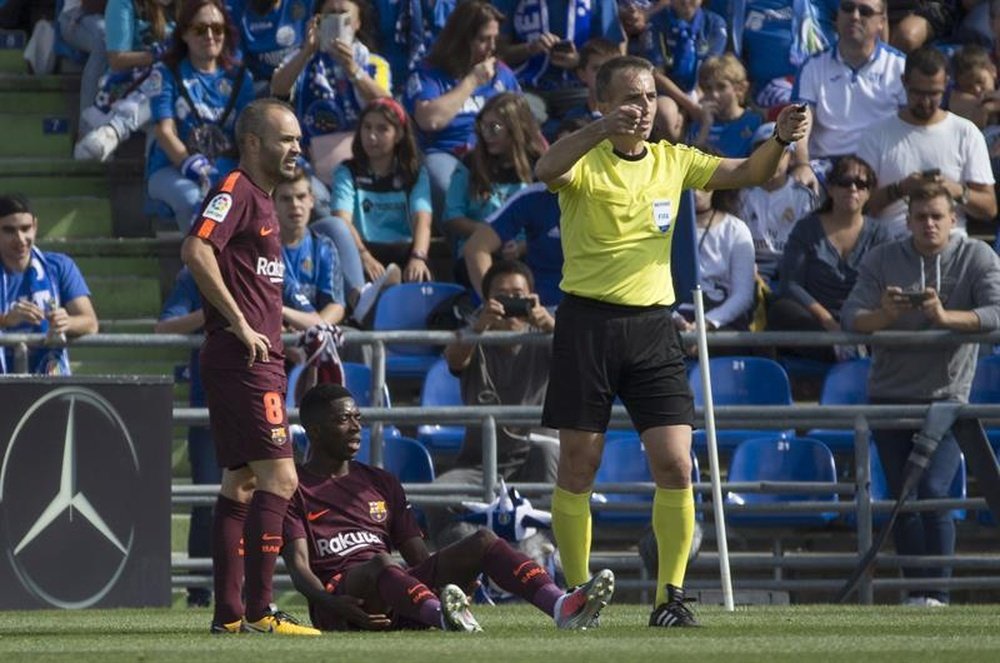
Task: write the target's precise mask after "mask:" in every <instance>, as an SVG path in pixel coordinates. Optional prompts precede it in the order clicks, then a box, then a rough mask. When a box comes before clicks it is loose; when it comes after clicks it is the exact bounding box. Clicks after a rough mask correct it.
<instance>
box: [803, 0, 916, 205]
mask: <svg viewBox="0 0 1000 663" xmlns="http://www.w3.org/2000/svg"><path fill="white" fill-rule="evenodd" d="M885 2H886V0H842V2H841V3H840V9H839V10H838V12H837V35H838V37H839V38H838V40H837V43H836V45H834V46H833V47H831V48H829V49H827V50H825V51H823V52H822V53H819V54H818V55H814V56H813V57H811V58H809V59H808V60H806V62H805V64H803V65H802V69H801V70H800V71H799V75H798V78H797V79H796V81H795V88H794V90H793V92H792V98H793V99H794V100H795V101H796V103H801V104H805V105H806V107H807V108H808V109H809V112H810V113H811V114H812V116H813V122H812V126H811V129H810V132H809V135H808V136H806V137H805V138H803V139H802V140H800V141H799V142H798V144H797V145H796V146H795V153H794V156H793V159H792V162H793V168H792V176H793V177H795V178H796V179H798V180H799V181H800V182H802V183H803V184H806V185H807V186H809V187H810V188H812V189H813V190H814V191H816V192H817V193H818V192H819V182H818V180H817V179H816V174H815V172H814V170H813V168H814V166H813V165H811V164H810V159H825V160H830V159H832V158H834V157H838V156H842V155H845V154H853V153H854V152H855V151H857V145H858V141H859V140H860V139H861V137H862V135H863V134H865V133H866V130H868V129H870V128H871V126H872V124H874V123H876V122H878V121H879V120H881V119H883V118H887V117H890V116H892V115H893V114H894V113H895V112H896V111H897V110H898V109H899V107H900V106H902V105H904V104H905V103H906V95H905V92H904V90H903V80H902V74H903V65H904V63H905V61H906V58H905V56H904V55H903V54H902V53H900V52H899V51H897V50H895V49H893V48H890V47H888V46H886V45H885V44H884V43H882V41H881V39H880V37H881V35H882V29H883V27H884V26H885ZM826 165H828V164H824V165H823V166H820V169H821V170H825V166H826ZM873 165H874V164H873ZM875 170H876V172H878V168H877V167H876V169H875Z"/></svg>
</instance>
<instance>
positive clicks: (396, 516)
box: [282, 384, 614, 631]
mask: <svg viewBox="0 0 1000 663" xmlns="http://www.w3.org/2000/svg"><path fill="white" fill-rule="evenodd" d="M299 414H300V416H301V418H302V425H303V426H304V427H305V429H306V432H307V433H308V435H309V439H310V441H311V445H310V452H309V458H308V459H307V460H306V462H305V464H304V465H301V466H299V467H298V473H299V487H298V489H297V490H296V493H295V496H294V497H293V498H292V502H291V505H290V506H289V509H288V514H287V516H286V518H285V528H284V540H285V546H284V550H283V551H282V554H283V556H284V558H285V563H286V564H287V566H288V570H289V572H290V573H291V576H292V581H293V582H294V584H295V588H296V589H298V590H299V591H300V592H301V593H302V594H303V595H304V596H305V597H306V599H307V600H308V601H309V616H310V617H311V619H312V623H313V624H314V625H315V626H316V627H317V628H319V629H321V630H326V631H333V630H349V629H371V630H385V629H402V628H428V627H439V628H441V629H443V630H447V631H479V630H481V629H480V627H479V624H478V623H477V622H476V619H475V617H473V615H472V613H471V612H470V611H469V600H468V598H467V597H466V594H465V592H464V591H463V590H462V589H461V587H465V588H472V587H474V586H475V582H476V578H477V577H478V576H479V574H480V573H486V575H488V576H489V577H490V578H492V580H493V581H494V582H495V583H496V584H497V585H499V586H500V587H502V588H503V589H505V590H506V591H508V592H511V593H513V594H515V595H517V596H519V597H521V598H523V599H525V600H527V601H530V602H531V603H532V604H534V605H535V606H536V607H538V609H539V610H541V611H542V612H544V613H545V614H547V615H550V616H551V617H552V618H553V620H554V621H555V623H556V626H558V627H559V628H565V629H579V628H586V627H587V626H589V625H591V623H592V621H593V620H594V618H595V617H596V615H597V613H598V612H599V611H600V609H601V608H603V607H604V606H605V605H607V603H608V601H610V600H611V595H612V593H613V592H614V574H612V573H611V571H609V570H603V571H600V572H598V573H596V574H594V576H593V578H591V579H590V580H589V581H588V582H587V583H585V584H583V585H581V586H580V587H578V588H576V589H573V590H571V591H569V592H563V590H561V589H560V588H559V587H557V586H556V585H555V583H553V582H552V578H551V577H549V575H548V574H547V573H546V572H545V571H544V570H543V569H542V568H541V567H540V566H538V565H537V564H536V563H535V562H534V561H532V560H531V559H530V558H528V557H527V556H525V555H523V554H521V553H520V552H517V551H516V550H514V549H513V548H511V547H510V545H509V544H507V542H506V541H503V540H502V539H498V538H497V536H496V535H495V534H493V533H492V532H491V531H489V530H480V531H478V532H476V533H475V534H472V535H470V536H468V537H466V538H464V539H462V540H461V541H459V542H457V543H455V544H453V545H450V546H447V547H445V548H443V549H441V550H440V551H438V552H437V553H435V554H433V555H432V554H430V552H429V551H428V550H427V546H426V545H425V544H424V540H423V538H422V535H421V532H420V528H419V527H418V526H417V523H416V520H415V518H414V516H413V512H412V510H411V508H410V505H409V503H408V502H407V499H406V495H405V493H404V492H403V487H402V485H400V483H399V481H397V480H396V479H395V477H393V476H392V475H391V474H389V473H388V472H386V471H385V470H382V469H379V468H377V467H371V466H369V465H365V464H363V463H359V462H357V461H355V460H354V456H355V455H356V454H357V453H358V450H359V449H360V447H361V412H360V410H358V406H357V404H356V403H355V401H354V398H353V396H352V395H351V392H350V391H348V390H347V389H346V388H344V387H342V386H340V385H335V384H321V385H317V386H316V387H313V388H312V389H310V390H309V391H308V392H307V393H306V395H305V396H304V397H303V399H302V404H301V406H300V408H299ZM392 550H398V551H399V553H400V555H402V557H403V560H404V561H405V563H406V566H400V565H399V564H397V563H396V562H395V561H393V559H392V558H391V557H390V553H391V552H392Z"/></svg>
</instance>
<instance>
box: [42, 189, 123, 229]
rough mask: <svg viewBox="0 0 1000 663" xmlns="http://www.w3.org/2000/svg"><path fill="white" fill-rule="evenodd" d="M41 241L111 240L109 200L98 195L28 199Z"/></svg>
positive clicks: (111, 225) (111, 227) (111, 226)
mask: <svg viewBox="0 0 1000 663" xmlns="http://www.w3.org/2000/svg"><path fill="white" fill-rule="evenodd" d="M31 207H32V209H34V210H35V215H36V216H37V217H38V235H39V237H40V238H59V237H111V236H112V235H113V234H114V229H113V224H112V222H111V201H109V200H108V199H107V198H101V197H97V196H62V197H59V196H38V197H35V198H32V199H31Z"/></svg>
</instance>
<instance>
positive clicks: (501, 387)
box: [427, 260, 559, 546]
mask: <svg viewBox="0 0 1000 663" xmlns="http://www.w3.org/2000/svg"><path fill="white" fill-rule="evenodd" d="M483 292H484V293H485V297H484V300H483V301H484V303H483V306H482V308H481V309H480V310H479V312H478V314H477V315H476V319H475V320H474V321H473V322H472V324H471V325H470V329H471V331H473V332H475V333H482V332H485V331H514V332H528V331H541V332H551V331H552V330H553V328H554V327H555V320H554V319H553V318H552V315H551V314H550V313H549V312H548V310H546V308H545V307H544V306H542V305H541V303H540V301H539V298H538V295H537V294H536V293H535V288H534V277H533V275H532V274H531V270H530V269H528V268H527V266H525V265H524V264H523V263H520V262H517V261H511V260H501V261H498V262H495V263H493V265H492V266H491V267H490V269H489V270H488V271H487V272H486V275H485V276H484V277H483ZM444 357H445V360H446V361H447V362H448V369H449V370H450V371H451V372H452V374H454V375H457V376H458V378H459V380H460V381H461V390H462V402H463V403H465V404H466V405H541V404H542V402H543V401H544V400H545V389H546V387H547V386H548V383H549V365H550V363H551V358H552V348H551V346H550V344H548V343H524V344H521V345H481V344H478V343H463V342H455V343H451V344H449V345H448V346H447V347H446V348H445V349H444ZM558 460H559V443H558V441H557V438H556V432H555V431H552V430H547V429H544V430H542V431H540V432H532V430H530V429H528V428H521V427H515V426H506V425H504V426H497V469H498V471H499V472H500V474H501V476H503V478H504V479H505V480H507V481H532V482H545V483H551V482H553V481H555V478H556V469H557V464H558ZM437 481H441V482H443V483H475V484H481V483H482V482H483V449H482V438H481V429H480V428H479V427H478V426H468V427H467V428H466V429H465V439H464V440H463V442H462V449H461V451H459V453H458V459H457V460H456V461H455V466H454V467H453V468H452V469H451V470H449V471H447V472H445V473H444V474H442V475H440V476H439V477H438V478H437ZM455 515H456V511H455V510H453V509H430V510H428V511H427V517H428V529H429V530H430V536H431V538H432V539H433V540H434V541H435V542H436V543H437V544H438V545H439V546H445V545H448V544H449V543H452V542H453V541H455V540H457V539H458V538H461V536H463V535H464V534H467V533H468V531H467V530H468V529H469V528H471V526H469V527H468V528H463V527H461V524H459V523H454V522H453V521H454V517H455ZM453 525H457V526H453ZM473 529H474V528H473Z"/></svg>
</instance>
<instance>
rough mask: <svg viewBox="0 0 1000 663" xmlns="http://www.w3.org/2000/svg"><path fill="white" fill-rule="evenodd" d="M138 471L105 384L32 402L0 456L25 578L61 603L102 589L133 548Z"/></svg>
mask: <svg viewBox="0 0 1000 663" xmlns="http://www.w3.org/2000/svg"><path fill="white" fill-rule="evenodd" d="M138 480H139V459H138V456H137V454H136V450H135V445H134V444H133V442H132V438H131V436H130V435H129V432H128V428H127V427H126V426H125V423H124V422H123V421H122V418H121V416H120V415H119V414H118V412H117V410H115V408H114V407H113V406H112V405H111V403H109V402H108V401H107V400H106V399H105V398H104V397H103V396H101V395H100V394H98V393H96V392H94V391H92V390H90V389H86V388H83V387H76V386H73V387H60V388H57V389H54V390H52V391H50V392H49V393H47V394H46V395H45V396H43V397H41V398H40V399H38V400H37V401H36V402H35V403H34V404H33V405H32V406H31V407H30V408H28V410H27V411H26V412H25V413H24V415H23V416H22V417H21V419H20V421H18V423H17V425H16V426H15V427H14V432H13V434H12V435H11V439H10V443H9V445H8V446H7V451H6V453H5V454H4V458H3V464H2V466H0V509H2V525H3V527H4V530H5V534H6V540H7V541H8V542H9V547H8V549H7V550H6V551H5V552H6V556H7V559H8V561H9V562H10V563H11V565H12V567H13V569H14V572H15V574H16V575H17V577H18V579H19V580H20V581H21V584H22V585H23V586H24V588H25V589H27V590H28V591H29V592H30V593H31V594H33V595H35V596H36V597H38V598H39V599H41V600H42V601H45V602H46V603H48V604H50V605H52V606H56V607H59V608H86V607H89V606H92V605H94V604H95V603H97V602H98V601H100V600H101V599H102V598H104V597H105V596H106V595H107V594H108V592H109V591H111V589H112V588H113V587H114V586H115V583H116V582H117V581H118V578H119V577H120V576H121V574H122V571H123V570H124V569H125V565H126V563H127V562H128V559H129V554H130V552H131V550H132V542H133V539H134V534H135V527H134V518H135V517H136V515H137V514H134V513H132V510H131V508H130V504H129V500H128V498H129V496H130V495H132V494H134V493H135V491H136V489H137V487H138Z"/></svg>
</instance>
